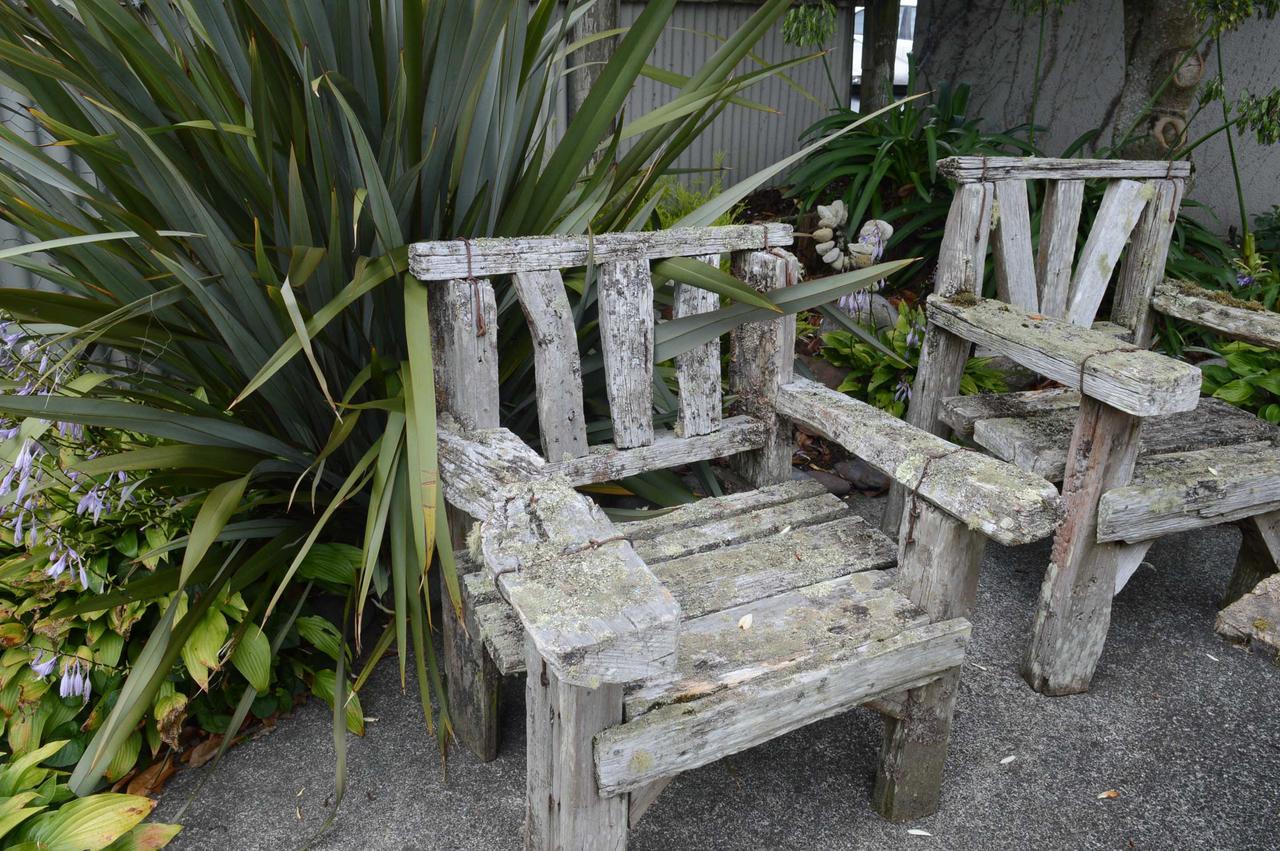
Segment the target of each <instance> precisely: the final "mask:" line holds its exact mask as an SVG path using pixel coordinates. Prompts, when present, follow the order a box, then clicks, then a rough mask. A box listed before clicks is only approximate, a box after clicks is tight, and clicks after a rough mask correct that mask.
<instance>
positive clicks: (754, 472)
mask: <svg viewBox="0 0 1280 851" xmlns="http://www.w3.org/2000/svg"><path fill="white" fill-rule="evenodd" d="M732 262H733V267H732V268H733V275H734V277H736V278H737V279H738V280H740V281H743V282H745V283H747V284H749V285H750V286H752V287H754V288H755V290H756V291H757V292H761V293H765V292H770V291H772V290H776V289H781V288H782V287H786V286H789V285H791V284H792V283H795V282H796V281H797V280H798V279H799V274H800V262H799V261H798V260H797V259H796V258H795V256H794V255H792V254H790V253H788V252H785V251H782V250H780V249H773V250H771V251H736V252H734V254H733V261H732ZM730 340H731V343H732V355H731V361H730V366H729V389H730V392H732V393H734V394H735V395H736V396H737V408H738V412H739V413H743V414H747V415H748V416H752V417H755V418H756V419H758V420H760V421H761V422H763V423H764V426H765V440H764V445H763V446H762V447H761V448H760V449H757V450H752V451H750V452H742V453H739V454H738V455H735V456H734V457H733V459H732V466H733V468H734V470H735V472H737V473H738V475H740V476H742V477H743V478H744V479H746V480H747V482H748V483H749V484H751V485H752V486H753V487H763V486H764V485H770V484H776V483H778V482H785V481H787V480H789V479H790V478H791V456H792V453H793V449H794V446H793V441H792V436H791V427H790V426H789V425H788V424H787V422H786V421H784V420H783V419H782V418H781V417H779V416H778V414H777V397H778V388H779V387H781V386H782V385H783V384H786V383H787V382H788V381H790V380H791V373H792V367H793V365H794V362H795V342H796V326H795V320H794V318H792V317H789V316H782V317H779V318H777V319H768V320H765V321H763V322H749V323H746V324H744V325H740V326H738V327H737V328H736V329H734V330H733V332H732V333H731V335H730Z"/></svg>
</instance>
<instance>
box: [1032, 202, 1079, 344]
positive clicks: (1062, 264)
mask: <svg viewBox="0 0 1280 851" xmlns="http://www.w3.org/2000/svg"><path fill="white" fill-rule="evenodd" d="M1083 206H1084V181H1083V180H1051V181H1049V182H1048V183H1047V184H1046V186H1045V196H1044V211H1043V212H1042V213H1041V216H1040V245H1039V248H1038V249H1037V251H1036V284H1037V286H1038V288H1039V290H1040V313H1043V314H1044V315H1045V316H1050V317H1052V318H1054V319H1062V318H1064V317H1065V316H1066V315H1067V299H1068V298H1069V297H1070V296H1071V270H1072V266H1073V264H1074V263H1075V257H1076V230H1077V229H1078V228H1079V226H1080V211H1081V209H1082V208H1083Z"/></svg>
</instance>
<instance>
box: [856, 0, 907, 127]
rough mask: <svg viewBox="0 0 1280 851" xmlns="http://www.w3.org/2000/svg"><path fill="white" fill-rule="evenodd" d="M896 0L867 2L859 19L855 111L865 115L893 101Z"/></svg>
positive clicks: (897, 5)
mask: <svg viewBox="0 0 1280 851" xmlns="http://www.w3.org/2000/svg"><path fill="white" fill-rule="evenodd" d="M899 5H900V4H899V2H898V0H876V2H874V3H868V4H867V7H866V11H865V12H864V13H863V14H864V17H863V19H862V83H861V85H860V87H859V91H858V99H859V101H860V102H861V105H860V107H859V111H860V112H861V113H862V114H863V115H866V114H867V113H869V112H875V111H876V110H877V109H880V108H881V107H885V106H888V105H889V104H891V103H893V70H894V64H895V59H896V57H897V52H898V7H899Z"/></svg>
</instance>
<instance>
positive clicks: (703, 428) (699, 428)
mask: <svg viewBox="0 0 1280 851" xmlns="http://www.w3.org/2000/svg"><path fill="white" fill-rule="evenodd" d="M697 259H698V260H701V261H702V262H704V263H708V264H710V265H712V266H718V265H719V264H720V255H719V254H707V255H704V256H702V257H699V258H697ZM719 307H720V297H719V296H718V295H716V294H715V293H713V292H711V291H710V290H704V289H700V288H698V287H694V286H691V285H689V284H677V285H676V291H675V303H674V305H673V306H672V312H671V315H672V317H673V318H675V319H680V318H682V317H685V316H696V315H697V314H699V313H710V312H711V311H713V310H717V309H719ZM676 381H677V382H678V384H679V387H680V412H679V414H678V416H677V418H676V434H678V435H680V436H681V437H692V436H693V435H695V434H711V433H712V432H715V431H719V430H720V411H721V407H722V404H723V403H722V399H721V390H720V341H719V340H712V341H711V342H709V343H704V344H703V345H701V346H698V347H697V348H696V349H692V350H690V351H687V352H685V353H684V354H682V355H677V356H676Z"/></svg>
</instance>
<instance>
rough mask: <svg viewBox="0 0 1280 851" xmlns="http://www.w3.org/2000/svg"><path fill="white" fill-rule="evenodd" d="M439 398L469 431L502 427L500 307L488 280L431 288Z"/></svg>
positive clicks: (428, 292) (433, 339)
mask: <svg viewBox="0 0 1280 851" xmlns="http://www.w3.org/2000/svg"><path fill="white" fill-rule="evenodd" d="M427 299H428V309H429V310H430V319H431V323H430V324H431V345H432V348H433V349H434V350H435V351H436V352H437V353H438V354H437V356H436V357H435V358H434V359H433V365H434V369H435V380H436V395H437V399H438V402H439V406H440V409H441V410H442V411H445V412H446V413H449V414H451V415H453V417H455V418H456V419H457V420H458V421H459V422H460V423H461V424H462V425H463V427H464V428H468V429H472V428H494V427H496V426H497V425H498V308H497V304H496V302H495V301H494V297H493V285H492V284H490V283H489V282H488V281H484V280H474V281H456V280H455V281H444V282H441V283H439V284H433V285H431V286H429V287H428V288H427Z"/></svg>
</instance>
